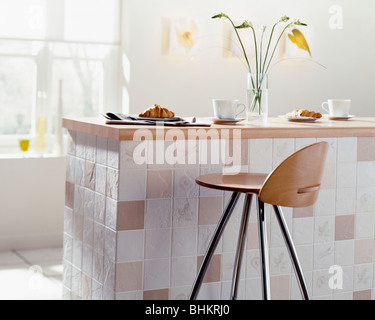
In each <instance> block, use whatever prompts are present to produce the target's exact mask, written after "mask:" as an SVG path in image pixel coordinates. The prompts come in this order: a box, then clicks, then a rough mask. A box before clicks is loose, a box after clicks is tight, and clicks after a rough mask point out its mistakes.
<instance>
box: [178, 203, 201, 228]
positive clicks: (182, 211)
mask: <svg viewBox="0 0 375 320" xmlns="http://www.w3.org/2000/svg"><path fill="white" fill-rule="evenodd" d="M198 200H199V199H198V198H190V199H187V198H174V199H173V215H172V223H173V227H174V228H176V227H193V226H198Z"/></svg>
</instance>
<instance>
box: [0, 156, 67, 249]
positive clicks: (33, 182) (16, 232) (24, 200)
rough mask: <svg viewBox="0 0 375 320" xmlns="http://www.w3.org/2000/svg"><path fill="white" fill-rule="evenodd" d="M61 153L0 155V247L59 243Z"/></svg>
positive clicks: (62, 179) (62, 192)
mask: <svg viewBox="0 0 375 320" xmlns="http://www.w3.org/2000/svg"><path fill="white" fill-rule="evenodd" d="M64 201H65V157H55V158H18V159H0V203H1V206H0V250H6V249H7V250H8V249H19V248H32V247H45V246H60V245H62V232H63V221H64V219H63V214H64Z"/></svg>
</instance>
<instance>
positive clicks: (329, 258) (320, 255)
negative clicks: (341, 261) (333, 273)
mask: <svg viewBox="0 0 375 320" xmlns="http://www.w3.org/2000/svg"><path fill="white" fill-rule="evenodd" d="M334 252H335V247H334V243H333V242H327V243H315V244H314V270H318V269H324V268H326V269H328V268H329V267H330V266H332V265H333V264H334V260H335V259H334V258H335V254H334Z"/></svg>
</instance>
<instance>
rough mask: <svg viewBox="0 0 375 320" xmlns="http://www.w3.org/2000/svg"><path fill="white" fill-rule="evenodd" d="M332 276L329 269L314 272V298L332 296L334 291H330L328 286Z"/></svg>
mask: <svg viewBox="0 0 375 320" xmlns="http://www.w3.org/2000/svg"><path fill="white" fill-rule="evenodd" d="M331 276H332V275H331V274H329V273H328V268H327V269H319V270H314V271H313V285H312V295H313V297H321V296H326V295H332V293H333V292H332V289H330V287H329V285H328V283H329V279H330V277H331Z"/></svg>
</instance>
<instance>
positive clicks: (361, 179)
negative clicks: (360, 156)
mask: <svg viewBox="0 0 375 320" xmlns="http://www.w3.org/2000/svg"><path fill="white" fill-rule="evenodd" d="M370 172H375V161H359V162H358V164H357V185H358V187H361V188H363V187H374V186H375V175H372V174H369V173H370Z"/></svg>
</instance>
